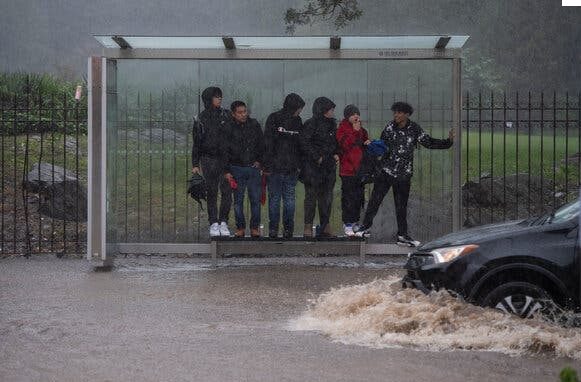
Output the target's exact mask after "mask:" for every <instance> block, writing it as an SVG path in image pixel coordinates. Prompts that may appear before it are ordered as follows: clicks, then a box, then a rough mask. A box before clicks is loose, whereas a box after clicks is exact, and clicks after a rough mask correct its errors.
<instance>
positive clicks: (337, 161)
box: [333, 154, 339, 164]
mask: <svg viewBox="0 0 581 382" xmlns="http://www.w3.org/2000/svg"><path fill="white" fill-rule="evenodd" d="M333 159H335V163H337V164H339V155H337V154H335V155H333Z"/></svg>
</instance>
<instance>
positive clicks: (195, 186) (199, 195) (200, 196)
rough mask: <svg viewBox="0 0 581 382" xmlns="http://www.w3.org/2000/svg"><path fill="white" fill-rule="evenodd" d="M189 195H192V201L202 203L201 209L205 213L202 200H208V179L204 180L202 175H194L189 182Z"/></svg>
mask: <svg viewBox="0 0 581 382" xmlns="http://www.w3.org/2000/svg"><path fill="white" fill-rule="evenodd" d="M188 194H190V196H191V197H192V199H194V200H195V201H196V202H198V203H200V208H201V209H202V211H203V210H204V208H203V207H202V200H206V198H207V195H208V187H207V185H206V179H204V177H203V176H202V175H200V174H194V175H192V177H191V178H190V180H188Z"/></svg>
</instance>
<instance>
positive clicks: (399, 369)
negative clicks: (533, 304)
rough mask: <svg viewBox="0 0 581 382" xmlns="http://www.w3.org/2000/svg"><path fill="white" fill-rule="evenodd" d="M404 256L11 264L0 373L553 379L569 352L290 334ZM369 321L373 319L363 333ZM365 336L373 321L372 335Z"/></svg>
mask: <svg viewBox="0 0 581 382" xmlns="http://www.w3.org/2000/svg"><path fill="white" fill-rule="evenodd" d="M402 263H403V258H402V257H398V258H391V257H390V258H388V257H377V258H371V259H368V263H367V266H366V267H365V268H363V269H361V268H359V267H357V259H355V258H303V259H297V258H289V259H269V258H265V259H252V260H250V259H240V258H232V259H226V260H223V261H222V262H221V263H220V266H219V267H218V268H216V269H214V268H212V267H211V266H210V261H209V259H199V258H186V259H184V258H165V257H143V256H142V257H138V258H120V259H118V260H117V262H116V264H117V267H116V268H115V269H114V270H113V271H112V272H107V273H96V272H93V271H92V270H91V269H90V268H89V265H88V263H87V262H85V261H84V260H79V259H57V258H55V257H52V256H44V257H35V258H31V259H23V258H8V259H0V381H80V380H99V381H128V380H139V381H161V380H163V381H182V380H183V381H275V380H276V381H386V380H391V381H430V382H434V381H506V380H510V381H550V380H558V373H559V371H560V369H561V368H562V367H564V366H573V367H574V368H576V369H577V370H579V369H581V362H579V361H578V360H572V359H569V358H557V357H553V356H547V354H543V353H542V352H541V353H540V354H538V355H522V356H509V355H506V354H502V353H497V352H490V351H452V350H451V351H424V350H418V349H414V348H413V347H391V348H390V347H377V346H376V347H372V346H360V345H353V344H345V343H344V342H339V341H336V340H335V339H334V338H332V336H330V335H328V334H322V333H321V332H317V331H307V330H291V326H292V325H291V323H292V322H293V321H294V320H296V319H297V318H299V317H301V316H302V315H303V314H304V313H305V312H306V311H307V309H308V307H309V306H310V305H309V301H310V300H312V299H316V298H317V297H318V296H319V294H321V293H323V292H327V291H328V290H330V289H331V288H335V287H340V286H347V285H355V284H364V283H368V282H371V281H373V280H376V279H386V278H389V277H392V278H393V277H395V276H400V275H401V268H400V267H401V265H402ZM362 329H364V328H362ZM363 332H365V330H363Z"/></svg>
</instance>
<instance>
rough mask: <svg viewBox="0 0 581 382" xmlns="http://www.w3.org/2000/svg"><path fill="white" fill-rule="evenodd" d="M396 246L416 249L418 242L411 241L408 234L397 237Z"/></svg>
mask: <svg viewBox="0 0 581 382" xmlns="http://www.w3.org/2000/svg"><path fill="white" fill-rule="evenodd" d="M396 244H397V245H401V246H403V247H418V246H419V245H420V242H419V241H417V240H414V239H412V237H411V236H410V235H408V234H405V235H397V242H396Z"/></svg>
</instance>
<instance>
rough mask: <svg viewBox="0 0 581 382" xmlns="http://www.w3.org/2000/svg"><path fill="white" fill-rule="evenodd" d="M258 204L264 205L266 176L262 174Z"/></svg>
mask: <svg viewBox="0 0 581 382" xmlns="http://www.w3.org/2000/svg"><path fill="white" fill-rule="evenodd" d="M260 204H262V205H263V206H264V205H265V204H266V175H265V174H262V193H261V194H260Z"/></svg>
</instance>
